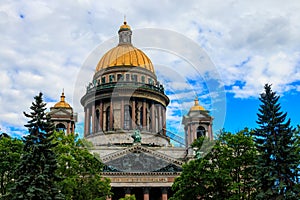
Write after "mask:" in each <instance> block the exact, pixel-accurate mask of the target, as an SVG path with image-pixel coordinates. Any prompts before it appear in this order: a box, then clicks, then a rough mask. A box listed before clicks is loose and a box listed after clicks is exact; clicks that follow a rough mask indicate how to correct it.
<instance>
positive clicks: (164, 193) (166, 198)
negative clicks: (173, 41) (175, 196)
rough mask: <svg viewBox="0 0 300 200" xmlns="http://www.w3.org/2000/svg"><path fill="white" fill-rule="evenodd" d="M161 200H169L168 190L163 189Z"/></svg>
mask: <svg viewBox="0 0 300 200" xmlns="http://www.w3.org/2000/svg"><path fill="white" fill-rule="evenodd" d="M161 199H162V200H168V188H162V189H161Z"/></svg>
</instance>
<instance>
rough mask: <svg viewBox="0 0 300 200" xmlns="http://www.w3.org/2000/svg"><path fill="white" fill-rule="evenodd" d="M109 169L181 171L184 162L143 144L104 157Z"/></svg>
mask: <svg viewBox="0 0 300 200" xmlns="http://www.w3.org/2000/svg"><path fill="white" fill-rule="evenodd" d="M102 161H103V163H104V164H105V166H106V167H105V169H106V170H107V171H115V172H163V171H171V172H178V171H181V165H182V164H183V162H181V161H179V160H177V159H174V158H171V157H170V156H167V155H165V154H163V153H159V152H157V151H154V150H151V149H149V148H146V147H143V146H141V145H135V146H133V147H129V148H127V149H125V150H122V151H118V152H115V153H113V154H110V155H107V156H105V157H103V158H102Z"/></svg>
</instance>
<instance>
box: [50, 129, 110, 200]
mask: <svg viewBox="0 0 300 200" xmlns="http://www.w3.org/2000/svg"><path fill="white" fill-rule="evenodd" d="M55 142H56V143H58V145H57V146H56V147H55V149H54V150H55V153H56V154H57V155H58V164H59V167H58V169H57V172H56V173H57V174H58V175H59V176H61V177H62V180H61V181H60V182H59V183H58V185H59V186H60V188H61V192H62V193H63V194H64V196H65V199H66V200H68V199H70V200H71V199H77V200H81V199H82V200H85V199H91V200H92V199H95V200H96V199H106V197H107V196H110V195H111V194H112V193H111V191H110V190H111V187H110V180H109V179H107V178H103V177H101V172H102V169H103V164H102V163H101V162H100V159H99V157H97V155H94V154H91V153H90V152H89V151H88V149H87V147H88V146H89V145H90V144H89V143H88V142H86V141H85V140H84V139H79V138H78V135H75V134H68V135H65V133H64V132H62V131H61V132H55Z"/></svg>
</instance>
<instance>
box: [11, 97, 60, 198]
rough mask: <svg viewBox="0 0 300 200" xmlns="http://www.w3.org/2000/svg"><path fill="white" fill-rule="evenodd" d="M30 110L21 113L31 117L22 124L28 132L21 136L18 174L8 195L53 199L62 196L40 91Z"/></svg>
mask: <svg viewBox="0 0 300 200" xmlns="http://www.w3.org/2000/svg"><path fill="white" fill-rule="evenodd" d="M34 99H35V101H34V102H33V103H32V106H31V107H30V109H31V110H32V111H31V112H30V113H25V112H24V115H25V116H26V117H27V118H29V119H30V120H29V121H28V123H27V124H26V125H25V127H27V128H28V131H29V134H28V135H27V136H25V137H24V154H23V156H22V158H21V159H22V161H21V163H20V165H19V166H18V169H17V170H16V174H17V175H18V178H17V180H16V182H15V186H14V187H13V188H12V190H11V194H10V196H9V199H13V200H14V199H20V200H21V199H22V200H31V199H32V200H33V199H34V200H52V199H62V198H61V197H62V196H61V194H60V192H59V190H58V188H57V187H56V181H57V180H58V177H57V176H56V175H55V171H56V169H57V161H56V155H55V153H54V152H53V150H52V149H53V148H54V146H55V144H54V143H53V142H52V140H53V137H52V135H53V131H54V125H53V123H52V122H51V120H50V116H49V115H47V114H46V112H45V111H46V103H44V102H43V98H42V93H39V95H38V96H36V97H34Z"/></svg>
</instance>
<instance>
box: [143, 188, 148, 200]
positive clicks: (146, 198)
mask: <svg viewBox="0 0 300 200" xmlns="http://www.w3.org/2000/svg"><path fill="white" fill-rule="evenodd" d="M143 192H144V200H149V188H143Z"/></svg>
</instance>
